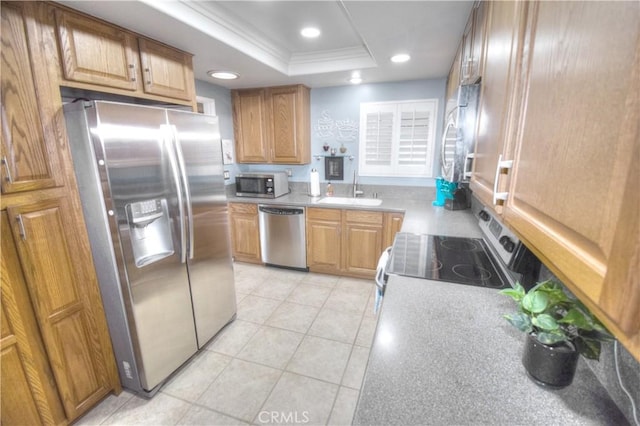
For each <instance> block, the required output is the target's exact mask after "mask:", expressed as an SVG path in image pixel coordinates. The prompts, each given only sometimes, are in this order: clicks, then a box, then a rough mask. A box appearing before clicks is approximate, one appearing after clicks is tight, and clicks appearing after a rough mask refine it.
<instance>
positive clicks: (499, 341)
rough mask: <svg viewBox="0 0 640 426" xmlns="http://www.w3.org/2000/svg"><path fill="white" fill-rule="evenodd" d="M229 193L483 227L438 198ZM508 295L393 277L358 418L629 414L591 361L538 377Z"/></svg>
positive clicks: (439, 227)
mask: <svg viewBox="0 0 640 426" xmlns="http://www.w3.org/2000/svg"><path fill="white" fill-rule="evenodd" d="M228 198H229V201H232V202H250V203H261V204H262V203H264V204H275V205H293V206H306V207H309V206H313V207H324V208H358V209H365V210H367V209H368V210H384V211H402V212H404V213H405V217H404V222H403V226H402V231H403V232H413V233H419V234H435V235H450V236H460V237H465V236H466V237H480V230H479V228H478V226H477V219H476V218H475V217H474V216H473V215H472V214H471V211H470V210H464V211H450V210H446V209H444V208H442V207H433V206H432V205H431V200H426V199H425V200H412V199H386V198H385V199H383V201H382V204H381V205H380V206H376V207H353V206H343V205H330V204H318V203H317V201H318V200H319V198H311V197H309V196H308V195H306V194H296V193H292V194H289V195H286V196H283V197H279V198H276V199H256V198H244V197H233V196H230V197H228ZM513 308H514V306H513V303H512V301H511V300H510V299H508V298H506V297H504V296H500V295H499V294H498V293H497V291H496V290H492V289H486V288H480V287H471V286H467V285H461V284H451V283H443V282H438V281H431V280H421V279H415V278H406V277H397V276H392V277H390V278H389V283H388V286H387V291H386V294H385V298H384V303H383V307H382V311H381V313H380V319H379V323H378V328H377V331H376V337H375V340H374V343H373V346H372V350H371V355H370V357H369V363H368V366H367V370H366V373H365V379H364V383H363V387H362V391H361V393H360V399H359V401H358V406H357V409H356V413H355V418H354V424H358V425H360V424H363V425H418V424H419V425H427V424H433V425H478V424H482V425H520V424H522V425H525V424H526V425H533V424H536V425H537V424H540V425H543V424H544V425H549V424H562V425H568V424H575V425H600V424H610V425H625V424H628V422H627V420H626V418H625V417H624V415H623V414H622V413H621V412H620V411H619V409H618V408H617V406H616V405H615V404H614V403H613V401H612V400H611V399H610V398H609V396H608V394H607V393H606V391H605V389H604V388H603V387H602V386H601V385H600V383H599V382H598V380H597V379H596V377H595V376H594V374H593V373H592V372H591V370H590V369H589V368H588V367H587V366H586V364H585V363H584V361H582V360H581V361H580V362H579V364H578V370H577V372H576V376H575V379H574V383H573V384H572V385H571V386H570V387H568V388H566V389H564V390H559V391H552V390H547V389H544V388H541V387H539V386H537V385H535V384H534V383H533V382H532V381H531V380H530V379H529V378H528V377H527V375H526V373H525V370H524V367H522V363H521V361H520V357H521V353H522V346H523V339H524V335H523V334H522V333H520V332H518V331H517V330H516V329H515V328H513V327H511V326H510V325H509V324H508V323H507V322H506V321H505V320H504V319H502V314H504V313H507V312H511V311H512V310H513Z"/></svg>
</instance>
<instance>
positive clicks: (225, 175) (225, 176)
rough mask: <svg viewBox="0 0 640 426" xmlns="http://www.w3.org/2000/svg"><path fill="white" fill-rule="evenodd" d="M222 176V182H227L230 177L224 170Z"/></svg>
mask: <svg viewBox="0 0 640 426" xmlns="http://www.w3.org/2000/svg"><path fill="white" fill-rule="evenodd" d="M222 175H223V176H224V180H229V179H230V178H231V176H229V170H225V171H224V172H223V173H222Z"/></svg>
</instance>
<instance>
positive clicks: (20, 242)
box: [3, 198, 112, 420]
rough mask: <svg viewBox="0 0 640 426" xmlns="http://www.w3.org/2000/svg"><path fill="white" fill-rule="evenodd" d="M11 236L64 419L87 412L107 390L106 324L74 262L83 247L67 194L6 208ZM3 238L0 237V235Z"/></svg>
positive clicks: (91, 284)
mask: <svg viewBox="0 0 640 426" xmlns="http://www.w3.org/2000/svg"><path fill="white" fill-rule="evenodd" d="M7 213H8V217H9V221H10V225H11V234H12V236H13V240H14V242H15V244H16V246H17V249H18V254H19V258H20V264H21V267H22V270H23V271H24V277H25V280H26V284H27V287H28V290H29V293H30V296H31V301H32V303H33V309H34V311H35V314H36V318H37V320H38V326H39V329H40V331H41V333H42V338H43V341H44V345H45V347H46V350H47V354H48V355H49V360H50V362H51V367H52V370H53V374H54V376H55V379H56V382H57V386H58V392H59V394H60V397H61V399H62V403H63V405H64V408H65V411H66V414H67V418H68V419H69V420H73V419H75V418H77V417H78V416H79V415H81V414H82V413H84V412H86V411H87V410H88V409H89V408H91V406H92V405H94V404H95V403H97V402H98V401H99V400H100V399H102V398H103V397H104V396H105V395H106V394H107V393H108V392H109V391H110V390H111V387H110V384H109V380H108V373H107V362H108V360H107V359H106V357H107V356H112V355H111V347H110V346H108V347H106V346H103V345H105V344H108V343H105V342H108V337H107V338H106V339H105V335H106V327H103V328H101V327H99V326H98V325H96V323H97V322H98V321H100V323H101V324H102V325H103V326H104V325H105V320H104V316H103V315H104V313H103V311H102V310H101V309H100V308H99V307H101V306H102V302H101V299H100V296H99V294H98V293H97V283H96V282H95V279H91V275H90V274H89V273H87V272H86V271H85V270H84V269H83V268H86V267H87V266H86V265H85V264H84V263H83V262H77V261H76V259H75V258H76V254H77V253H82V252H85V251H86V250H88V247H85V246H83V245H81V244H80V242H79V240H78V239H77V237H76V234H75V231H74V227H75V226H76V224H77V223H78V221H77V220H76V216H75V212H74V210H73V209H72V207H71V204H70V202H69V200H68V199H67V198H58V199H49V200H44V201H40V202H36V203H33V204H27V205H20V206H13V207H8V208H7ZM3 238H5V236H4V233H3Z"/></svg>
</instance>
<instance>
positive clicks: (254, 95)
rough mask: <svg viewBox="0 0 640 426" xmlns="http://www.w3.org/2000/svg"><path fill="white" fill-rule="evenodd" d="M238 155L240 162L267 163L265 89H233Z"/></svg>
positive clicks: (234, 126) (234, 127)
mask: <svg viewBox="0 0 640 426" xmlns="http://www.w3.org/2000/svg"><path fill="white" fill-rule="evenodd" d="M231 96H232V100H233V130H234V133H235V139H236V157H237V160H238V162H239V163H267V162H268V161H269V152H268V141H267V134H268V128H267V119H268V114H267V113H266V110H265V108H266V100H265V90H264V89H251V90H235V91H231Z"/></svg>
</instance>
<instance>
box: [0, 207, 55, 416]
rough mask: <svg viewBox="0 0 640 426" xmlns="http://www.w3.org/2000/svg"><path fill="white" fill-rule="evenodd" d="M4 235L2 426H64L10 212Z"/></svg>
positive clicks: (4, 220) (0, 343) (0, 352)
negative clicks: (14, 236)
mask: <svg viewBox="0 0 640 426" xmlns="http://www.w3.org/2000/svg"><path fill="white" fill-rule="evenodd" d="M2 235H3V238H2V311H1V313H2V317H1V318H0V321H1V322H0V329H1V336H0V364H1V366H2V381H1V382H0V398H1V399H2V424H3V425H5V426H9V425H37V424H65V423H66V417H65V414H64V409H63V407H62V402H61V401H60V396H59V395H58V391H57V389H56V383H55V380H54V377H53V373H52V372H51V368H50V366H49V362H48V360H47V353H46V351H45V348H44V344H43V343H42V339H41V337H40V332H39V330H38V325H37V323H36V320H35V315H34V312H33V309H32V307H31V301H30V298H29V292H28V290H27V284H26V281H25V278H24V276H23V274H22V270H21V267H20V259H19V258H18V253H17V251H16V247H15V245H14V244H13V240H12V239H11V230H10V227H9V220H8V218H7V213H6V212H2Z"/></svg>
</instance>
